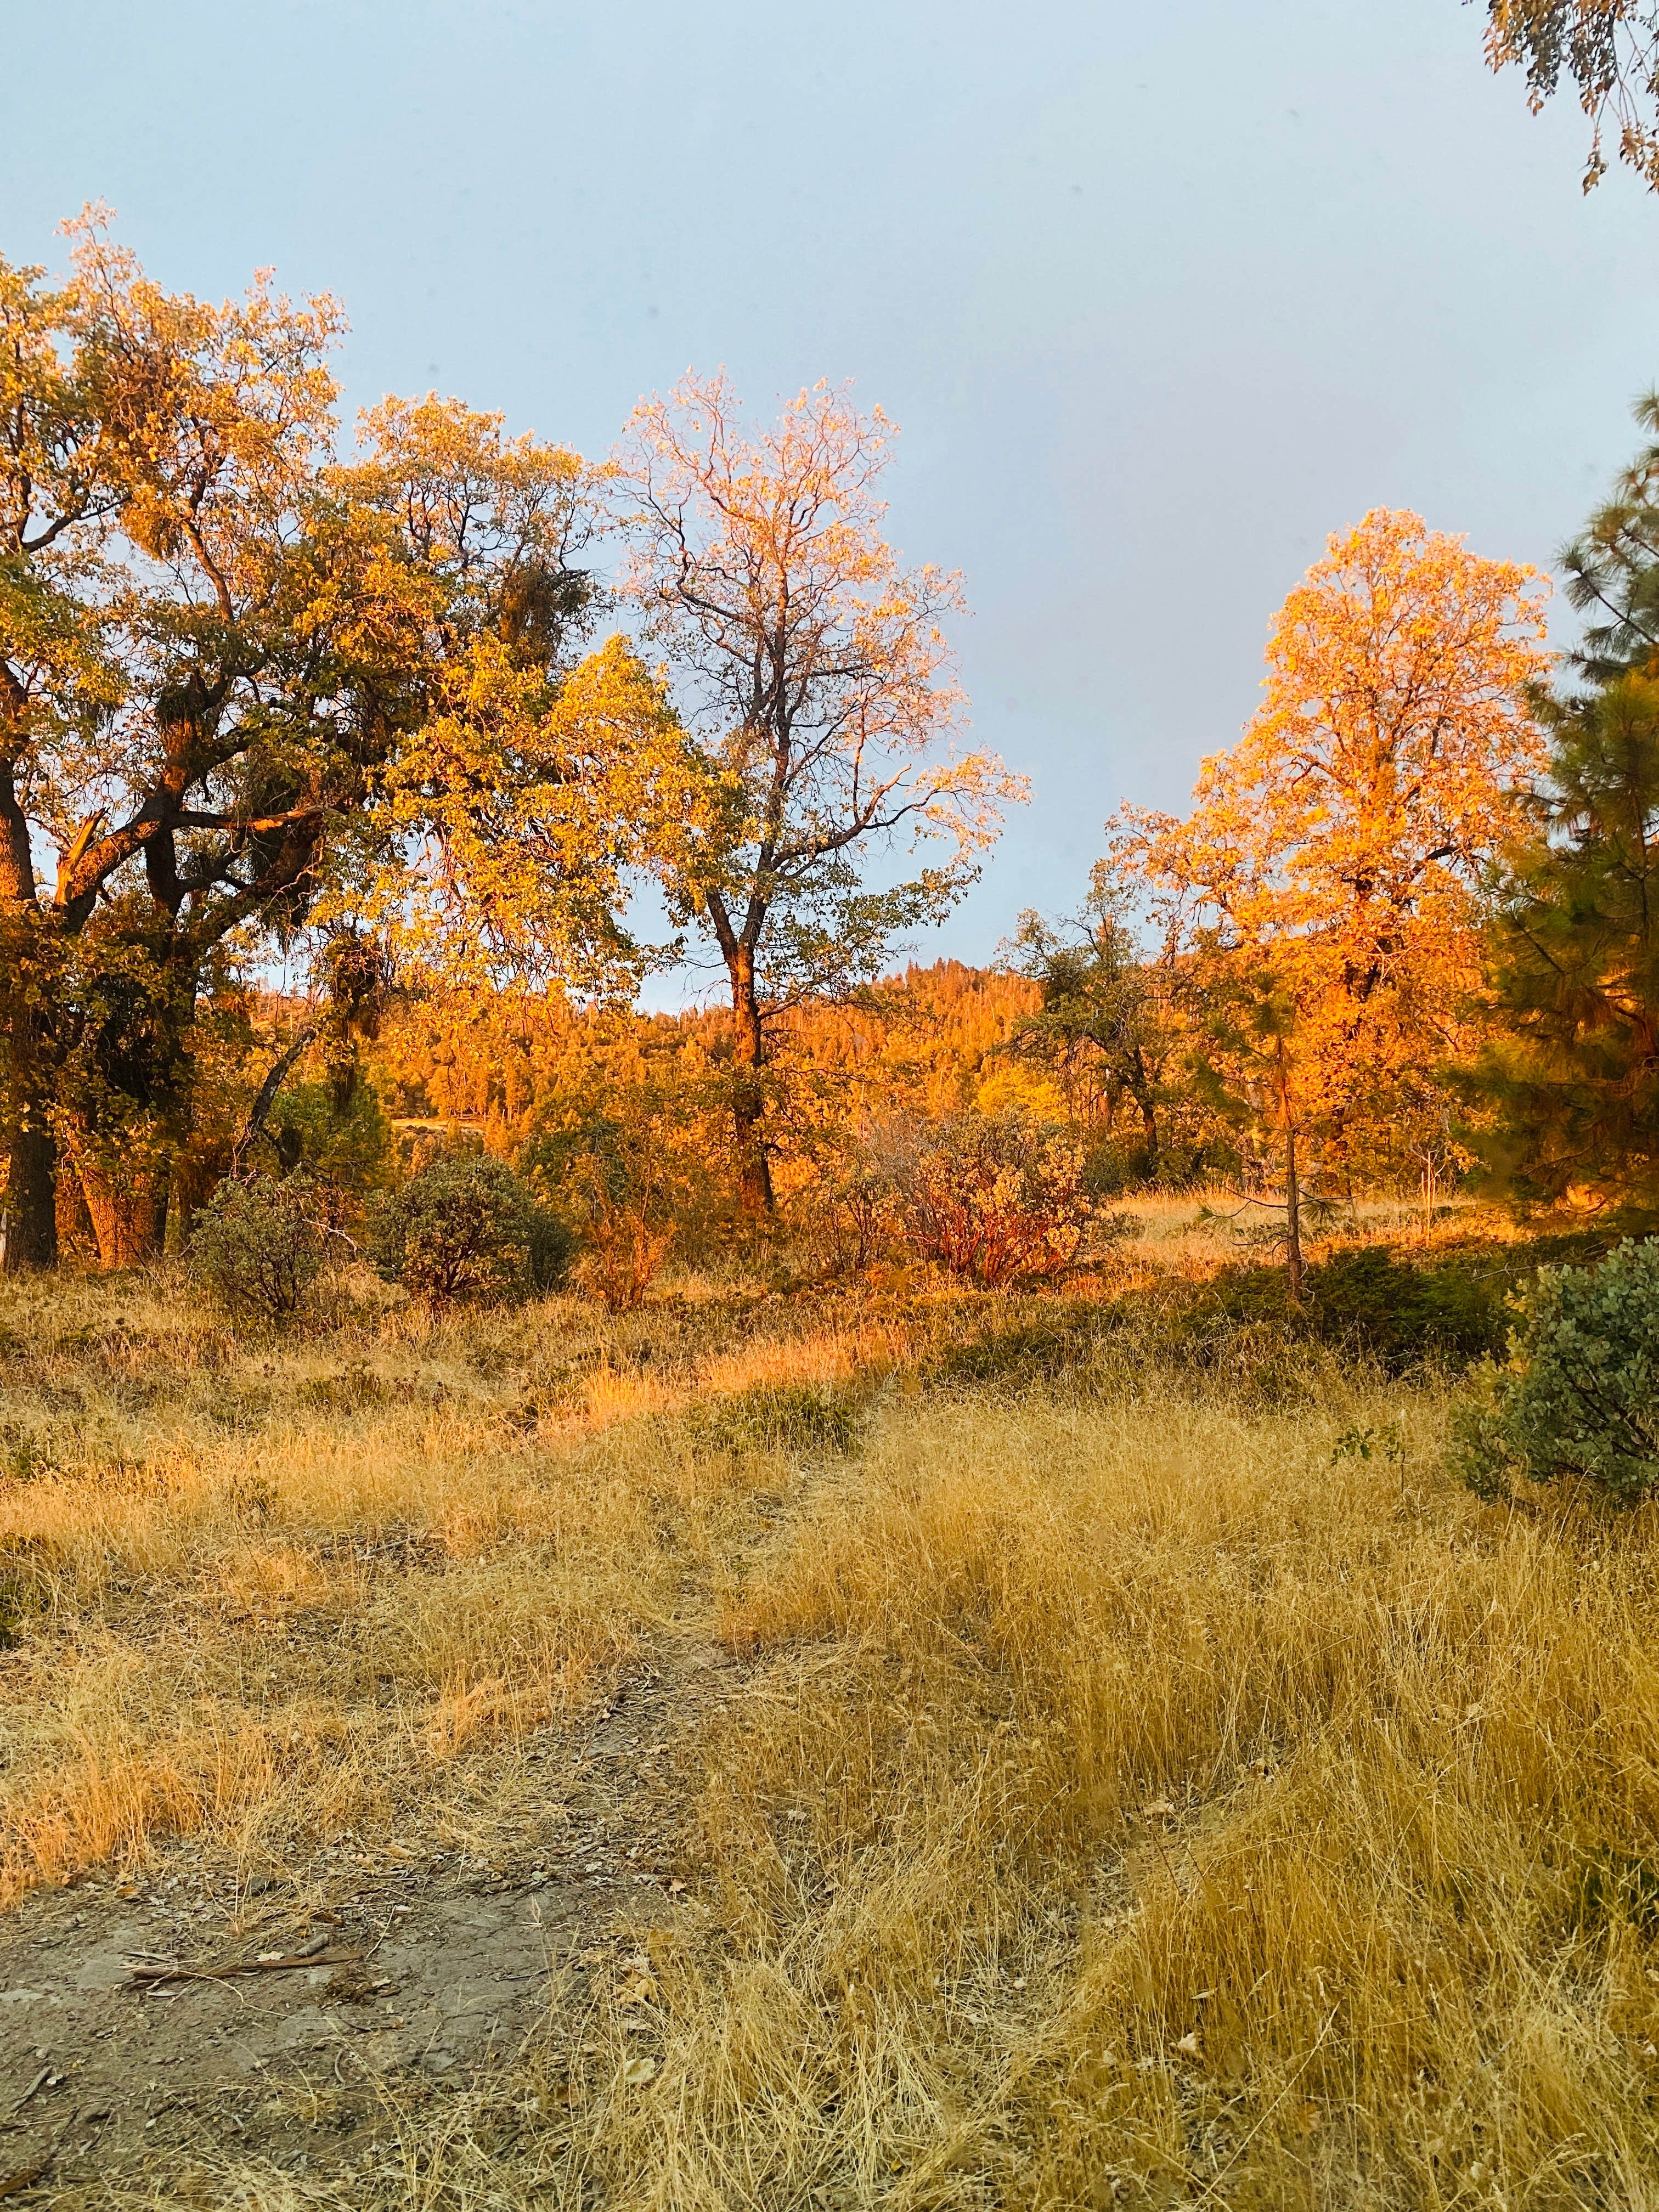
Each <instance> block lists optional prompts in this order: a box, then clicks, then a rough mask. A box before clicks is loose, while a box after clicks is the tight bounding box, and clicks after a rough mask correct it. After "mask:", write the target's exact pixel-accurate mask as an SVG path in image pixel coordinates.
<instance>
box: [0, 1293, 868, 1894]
mask: <svg viewBox="0 0 1659 2212" xmlns="http://www.w3.org/2000/svg"><path fill="white" fill-rule="evenodd" d="M0 1327H3V1328H4V1330H5V1334H4V1336H3V1337H0V1344H3V1345H4V1346H5V1347H6V1357H5V1358H4V1360H3V1362H0V1386H3V1390H0V1468H3V1469H4V1470H5V1471H6V1473H7V1474H8V1476H9V1479H7V1480H3V1481H0V1602H3V1604H4V1605H5V1606H6V1607H9V1611H10V1613H12V1614H13V1615H14V1616H15V1619H16V1620H17V1622H18V1625H19V1626H20V1627H21V1628H22V1629H23V1630H24V1631H25V1632H24V1633H23V1634H22V1635H21V1639H20V1644H19V1648H18V1649H17V1650H15V1651H14V1652H12V1653H11V1654H10V1655H9V1656H8V1657H7V1658H6V1659H5V1660H4V1661H3V1662H0V1747H3V1753H4V1778H3V1782H0V1900H9V1899H13V1898H15V1897H16V1896H17V1895H18V1894H19V1893H21V1891H23V1890H24V1889H26V1888H27V1887H30V1886H32V1885H33V1884H35V1883H37V1882H40V1881H58V1880H61V1879H63V1878H64V1877H65V1876H67V1875H70V1874H73V1873H75V1872H76V1871H78V1870H80V1869H82V1868H85V1867H87V1866H89V1865H93V1864H95V1863H98V1862H99V1861H100V1860H103V1859H106V1858H108V1857H112V1856H118V1857H122V1858H123V1859H125V1860H129V1861H131V1860H132V1859H134V1858H135V1857H137V1855H139V1854H141V1853H142V1852H143V1849H144V1847H145V1845H146V1844H147V1842H148V1841H149V1840H150V1839H152V1838H157V1837H161V1836H166V1835H168V1834H178V1833H182V1832H196V1831H201V1830H204V1831H208V1832H211V1833H213V1834H214V1835H215V1836H216V1837H217V1838H219V1839H220V1840H221V1841H222V1842H223V1843H224V1844H226V1845H227V1846H228V1848H231V1849H234V1850H235V1851H236V1852H237V1853H238V1854H239V1856H240V1857H243V1858H245V1859H246V1858H248V1857H258V1856H259V1855H261V1854H262V1853H263V1854H267V1855H272V1854H274V1855H276V1856H281V1855H283V1854H284V1853H285V1852H287V1851H289V1849H290V1848H291V1847H292V1846H293V1845H294V1844H295V1842H296V1840H297V1839H302V1838H305V1837H306V1836H312V1837H316V1836H319V1835H325V1834H329V1833H332V1832H339V1831H343V1830H346V1829H360V1828H363V1827H365V1826H374V1825H375V1824H380V1825H384V1824H386V1823H387V1822H389V1821H391V1820H393V1819H394V1818H398V1819H406V1818H408V1817H410V1812H411V1807H414V1808H417V1810H418V1808H419V1807H420V1806H421V1805H422V1803H423V1802H427V1801H435V1800H436V1799H438V1798H441V1795H442V1790H441V1784H442V1781H443V1773H444V1770H445V1769H446V1768H447V1767H448V1766H449V1765H451V1764H452V1763H453V1761H454V1759H456V1757H457V1755H458V1754H459V1753H461V1752H462V1751H463V1750H464V1749H465V1748H467V1747H475V1748H476V1747H480V1746H483V1745H485V1744H489V1743H499V1742H501V1741H511V1740H513V1739H515V1738H517V1737H518V1736H520V1735H522V1733H523V1731H524V1730H525V1729H528V1728H531V1727H534V1726H537V1725H539V1724H541V1723H546V1722H549V1721H558V1720H560V1719H562V1718H566V1717H572V1716H575V1715H579V1714H580V1712H581V1711H584V1710H586V1708H588V1707H591V1706H592V1705H594V1704H595V1703H597V1702H599V1700H600V1699H603V1697H604V1696H605V1694H606V1692H607V1691H608V1689H609V1687H610V1686H611V1683H612V1682H613V1681H614V1680H615V1678H616V1675H617V1670H618V1668H620V1667H621V1665H622V1664H623V1662H625V1660H626V1659H627V1658H628V1656H629V1654H630V1653H631V1652H632V1651H633V1650H635V1649H636V1648H637V1645H638V1642H639V1639H640V1638H641V1634H642V1633H645V1632H647V1631H648V1630H650V1629H651V1628H652V1627H653V1626H659V1625H660V1623H661V1621H662V1620H663V1619H664V1617H665V1613H666V1611H667V1610H668V1609H669V1608H670V1607H671V1605H672V1603H673V1601H674V1595H675V1592H676V1590H677V1589H678V1584H679V1583H680V1581H681V1580H682V1579H683V1578H684V1575H685V1573H686V1572H687V1571H688V1570H690V1569H695V1568H696V1565H697V1564H698V1563H699V1562H700V1561H702V1560H703V1559H706V1558H707V1556H708V1553H709V1550H710V1547H711V1546H714V1547H719V1546H720V1545H721V1544H723V1543H724V1542H725V1541H726V1531H727V1528H728V1524H732V1522H733V1521H734V1516H735V1521H736V1522H741V1521H742V1519H743V1504H742V1501H743V1497H744V1489H745V1486H746V1484H747V1483H748V1482H749V1481H750V1480H753V1479H756V1477H755V1474H754V1473H753V1471H752V1470H745V1469H744V1468H741V1467H737V1466H734V1465H733V1464H732V1462H731V1460H730V1458H729V1455H728V1456H727V1457H726V1458H724V1459H714V1458H711V1457H710V1456H709V1455H696V1454H694V1453H692V1452H690V1450H689V1449H687V1448H686V1445H685V1443H684V1438H683V1437H678V1436H677V1435H676V1434H675V1432H674V1431H673V1430H672V1427H671V1425H667V1426H665V1425H664V1423H663V1421H662V1420H661V1419H659V1418H657V1417H659V1416H660V1415H661V1414H662V1413H664V1412H665V1411H666V1410H670V1409H671V1408H672V1407H675V1406H677V1405H683V1404H684V1402H685V1401H687V1399H688V1398H689V1397H690V1395H691V1393H692V1391H693V1389H694V1387H695V1383H696V1377H697V1376H698V1374H699V1373H700V1371H702V1370H708V1372H709V1374H710V1375H711V1376H712V1378H713V1381H714V1385H715V1387H718V1388H721V1389H736V1388H740V1387H742V1386H743V1385H744V1383H752V1382H755V1381H767V1380H769V1379H772V1378H774V1377H775V1376H777V1375H779V1374H780V1373H784V1372H789V1371H797V1372H799V1373H801V1374H804V1375H808V1376H816V1375H819V1374H823V1375H835V1374H838V1373H844V1372H846V1371H847V1370H848V1367H849V1366H850V1365H851V1364H853V1363H854V1360H855V1359H856V1358H857V1357H858V1356H859V1355H860V1352H861V1351H867V1350H868V1349H869V1346H866V1344H865V1343H864V1341H863V1340H862V1339H859V1340H853V1339H849V1338H848V1337H846V1336H845V1335H844V1334H842V1332H840V1331H837V1330H836V1329H833V1328H832V1329H830V1330H829V1331H828V1332H827V1333H822V1334H810V1333H809V1334H807V1335H805V1337H804V1338H799V1339H797V1338H796V1337H795V1336H794V1335H793V1334H786V1336H785V1337H784V1338H783V1339H782V1340H777V1339H775V1338H774V1337H772V1336H769V1335H768V1334H765V1333H764V1332H760V1333H757V1334H755V1335H754V1337H753V1340H752V1341H750V1343H748V1344H747V1345H743V1344H741V1343H740V1344H738V1346H735V1347H733V1346H731V1344H730V1338H731V1336H732V1331H731V1329H730V1328H727V1327H726V1326H723V1325H722V1324H721V1322H720V1318H719V1317H718V1316H714V1318H713V1320H712V1322H710V1321H709V1318H708V1316H703V1317H702V1323H701V1324H700V1322H699V1316H697V1314H696V1312H695V1311H693V1313H692V1314H691V1316H690V1320H689V1321H685V1320H682V1321H681V1322H679V1323H678V1324H677V1323H676V1322H675V1321H674V1319H673V1317H672V1316H669V1317H667V1318H665V1317H663V1316H658V1317H657V1319H656V1324H655V1331H654V1335H655V1341H654V1343H653V1336H652V1333H651V1330H650V1328H649V1326H648V1325H647V1324H646V1323H644V1322H642V1321H641V1318H640V1317H637V1316H636V1317H633V1318H632V1319H631V1320H630V1321H629V1322H627V1323H624V1324H621V1325H618V1324H613V1323H609V1322H605V1320H604V1318H603V1317H602V1316H598V1315H597V1314H596V1313H595V1312H594V1311H593V1310H590V1309H587V1308H586V1307H584V1306H581V1305H580V1304H576V1303H575V1302H574V1301H550V1302H548V1304H545V1305H544V1306H541V1307H538V1308H536V1309H533V1310H530V1311H528V1312H524V1313H520V1314H517V1315H509V1316H481V1317H477V1318H475V1319H472V1320H459V1321H456V1322H452V1323H450V1324H449V1325H447V1326H446V1327H442V1328H422V1327H421V1326H419V1325H417V1324H415V1323H412V1322H410V1321H409V1320H408V1319H407V1318H406V1317H404V1316H396V1315H393V1316H388V1317H386V1319H384V1320H379V1321H376V1320H374V1318H372V1317H371V1320H370V1322H368V1323H367V1324H365V1325H363V1326H361V1327H358V1328H349V1329H345V1330H337V1331H333V1332H331V1333H329V1334H326V1335H322V1336H313V1337H306V1336H296V1337H295V1338H292V1339H290V1340H283V1341H271V1342H268V1343H256V1344H253V1345H251V1346H246V1345H245V1346H239V1345H238V1344H236V1343H235V1342H234V1340H231V1339H230V1338H228V1336H227V1335H226V1334H225V1332H224V1331H223V1329H222V1328H221V1327H220V1326H219V1325H218V1324H217V1323H216V1322H215V1321H214V1320H213V1318H212V1317H211V1316H204V1315H203V1314H202V1313H201V1312H199V1310H196V1309H195V1308H194V1306H193V1305H192V1303H191V1298H190V1297H189V1294H188V1292H187V1291H185V1289H184V1287H183V1286H182V1285H173V1286H172V1287H171V1288H170V1289H169V1288H168V1287H167V1285H165V1284H161V1285H149V1286H146V1285H138V1284H127V1285H113V1286H111V1285H99V1284H93V1283H76V1282H75V1281H74V1280H72V1279H64V1280H62V1281H60V1282H58V1283H57V1284H55V1285H51V1286H50V1287H47V1288H44V1289H43V1288H42V1286H39V1285H35V1286H29V1287H27V1288H9V1291H8V1293H7V1296H6V1302H5V1304H4V1308H3V1312H0ZM710 1327H712V1329H713V1336H714V1342H713V1343H712V1344H711V1343H708V1342H705V1341H704V1339H705V1337H706V1336H707V1335H708V1333H709V1328H710ZM868 1336H869V1332H868V1331H866V1332H864V1337H866V1338H867V1337H868ZM872 1342H873V1340H872Z"/></svg>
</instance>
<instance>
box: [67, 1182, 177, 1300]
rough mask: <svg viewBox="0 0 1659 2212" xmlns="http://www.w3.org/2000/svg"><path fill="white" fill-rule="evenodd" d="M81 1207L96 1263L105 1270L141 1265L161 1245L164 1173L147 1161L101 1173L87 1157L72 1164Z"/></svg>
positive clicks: (165, 1183)
mask: <svg viewBox="0 0 1659 2212" xmlns="http://www.w3.org/2000/svg"><path fill="white" fill-rule="evenodd" d="M76 1167H77V1171H78V1173H79V1175H80V1178H81V1188H82V1191H84V1192H85V1194H86V1200H87V1211H88V1213H89V1214H90V1215H91V1216H92V1226H93V1230H94V1234H95V1235H96V1237H97V1238H98V1260H99V1264H100V1267H103V1268H104V1270H105V1272H106V1273H112V1272H113V1271H114V1270H115V1269H117V1268H118V1267H143V1266H144V1264H145V1263H146V1262H147V1261H150V1260H153V1259H155V1256H156V1255H157V1254H158V1253H159V1252H160V1250H161V1237H162V1232H163V1229H164V1226H165V1215H164V1213H163V1210H162V1209H163V1206H164V1204H165V1200H166V1191H167V1180H166V1176H165V1174H164V1173H163V1172H162V1171H161V1170H158V1169H157V1168H155V1166H153V1165H149V1164H144V1165H141V1166H135V1167H134V1168H133V1169H131V1170H130V1171H128V1172H127V1173H125V1174H122V1175H107V1174H106V1173H105V1172H104V1170H103V1169H102V1168H101V1167H100V1166H99V1165H98V1164H96V1163H94V1161H91V1160H81V1161H78V1162H77V1163H76Z"/></svg>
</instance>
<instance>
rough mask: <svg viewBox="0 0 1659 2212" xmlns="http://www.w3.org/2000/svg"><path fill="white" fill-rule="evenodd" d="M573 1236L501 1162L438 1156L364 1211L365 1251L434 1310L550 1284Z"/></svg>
mask: <svg viewBox="0 0 1659 2212" xmlns="http://www.w3.org/2000/svg"><path fill="white" fill-rule="evenodd" d="M573 1246H574V1239H573V1238H572V1237H571V1236H570V1233H569V1231H568V1230H567V1229H565V1228H564V1225H563V1224H562V1222H560V1221H559V1219H558V1218H557V1216H556V1215H555V1214H553V1213H551V1212H550V1211H549V1210H548V1209H547V1208H546V1207H544V1206H538V1205H537V1204H536V1202H535V1200H533V1199H532V1196H531V1194H530V1193H529V1191H528V1190H526V1188H525V1186H524V1184H523V1183H522V1182H520V1180H519V1178H518V1176H515V1175H514V1174H513V1170H512V1169H511V1168H509V1167H508V1166H507V1165H506V1164H505V1163H504V1162H503V1161H501V1160H493V1159H489V1158H487V1157H486V1156H485V1155H484V1154H483V1153H482V1152H463V1153H452V1154H449V1155H447V1156H441V1157H440V1158H437V1159H435V1160H434V1161H433V1162H432V1163H431V1164H430V1165H429V1166H428V1167H426V1168H423V1169H422V1170H421V1172H420V1174H418V1175H416V1176H412V1177H411V1178H410V1181H409V1182H406V1183H405V1184H404V1187H403V1188H402V1189H401V1190H398V1191H393V1192H392V1193H390V1194H388V1195H387V1196H386V1197H385V1198H382V1199H380V1200H378V1201H377V1202H376V1203H375V1204H374V1206H373V1207H372V1208H371V1210H370V1213H369V1218H368V1250H369V1254H370V1256H371V1258H372V1259H373V1260H374V1264H375V1266H376V1267H378V1268H379V1269H380V1273H381V1274H382V1275H384V1276H385V1277H386V1279H387V1280H388V1281H389V1282H394V1283H401V1284H402V1285H403V1286H404V1289H405V1290H406V1291H408V1292H409V1293H410V1297H415V1298H418V1299H419V1300H420V1302H421V1304H422V1305H426V1306H430V1307H433V1308H435V1309H436V1308H441V1307H443V1306H448V1305H453V1304H458V1303H460V1302H462V1301H468V1300H475V1299H487V1298H489V1299H493V1298H512V1297H528V1296H529V1295H530V1294H531V1293H532V1291H549V1290H555V1289H556V1288H557V1287H558V1285H559V1284H560V1283H561V1282H562V1281H563V1279H565V1277H566V1276H567V1275H568V1273H569V1268H570V1261H571V1257H572V1251H573Z"/></svg>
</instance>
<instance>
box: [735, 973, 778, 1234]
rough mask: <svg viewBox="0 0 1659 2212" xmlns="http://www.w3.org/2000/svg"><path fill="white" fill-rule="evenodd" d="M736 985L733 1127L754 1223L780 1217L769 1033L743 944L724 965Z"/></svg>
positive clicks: (742, 1191)
mask: <svg viewBox="0 0 1659 2212" xmlns="http://www.w3.org/2000/svg"><path fill="white" fill-rule="evenodd" d="M726 970H727V973H728V974H729V975H730V977H731V981H732V1023H733V1026H734V1030H735V1036H734V1037H733V1046H732V1060H733V1062H734V1066H733V1070H732V1135H733V1137H734V1139H735V1140H736V1146H737V1156H738V1204H739V1205H740V1206H742V1208H743V1210H744V1212H745V1213H747V1214H749V1215H750V1217H751V1218H755V1219H761V1220H763V1219H769V1218H770V1217H771V1216H772V1215H773V1214H775V1212H777V1197H776V1194H775V1192H774V1190H773V1188H772V1163H771V1161H770V1159H769V1157H768V1152H767V1143H766V1128H765V1122H766V1031H765V1028H764V1026H763V1023H762V1021H761V1012H760V1001H759V999H758V997H757V994H756V991H755V956H754V952H753V951H752V950H751V949H750V947H749V946H748V945H743V944H741V943H740V944H738V945H736V946H734V948H733V950H732V953H731V955H730V956H729V957H728V958H727V960H726Z"/></svg>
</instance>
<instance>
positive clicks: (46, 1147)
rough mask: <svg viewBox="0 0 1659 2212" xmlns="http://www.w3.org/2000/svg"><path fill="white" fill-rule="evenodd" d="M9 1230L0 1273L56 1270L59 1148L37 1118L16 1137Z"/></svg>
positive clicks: (10, 1173) (33, 1116) (0, 1246)
mask: <svg viewBox="0 0 1659 2212" xmlns="http://www.w3.org/2000/svg"><path fill="white" fill-rule="evenodd" d="M25 1110H26V1111H28V1109H27V1108H26V1109H25ZM37 1110H38V1109H37ZM5 1225H6V1233H5V1238H4V1242H3V1244H0V1268H3V1270H4V1272H5V1273H7V1274H9V1275H15V1274H19V1273H21V1271H22V1270H23V1269H24V1268H25V1267H53V1266H55V1265H56V1263H57V1260H58V1144H57V1139H55V1138H54V1137H53V1135H52V1131H51V1130H50V1129H49V1128H48V1127H47V1126H46V1121H45V1120H44V1119H37V1118H36V1114H35V1113H34V1112H31V1113H30V1115H29V1119H28V1121H27V1122H25V1123H23V1124H21V1126H20V1127H17V1128H15V1129H14V1130H13V1132H12V1139H11V1164H10V1166H9V1170H8V1173H7V1178H6V1196H5Z"/></svg>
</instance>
